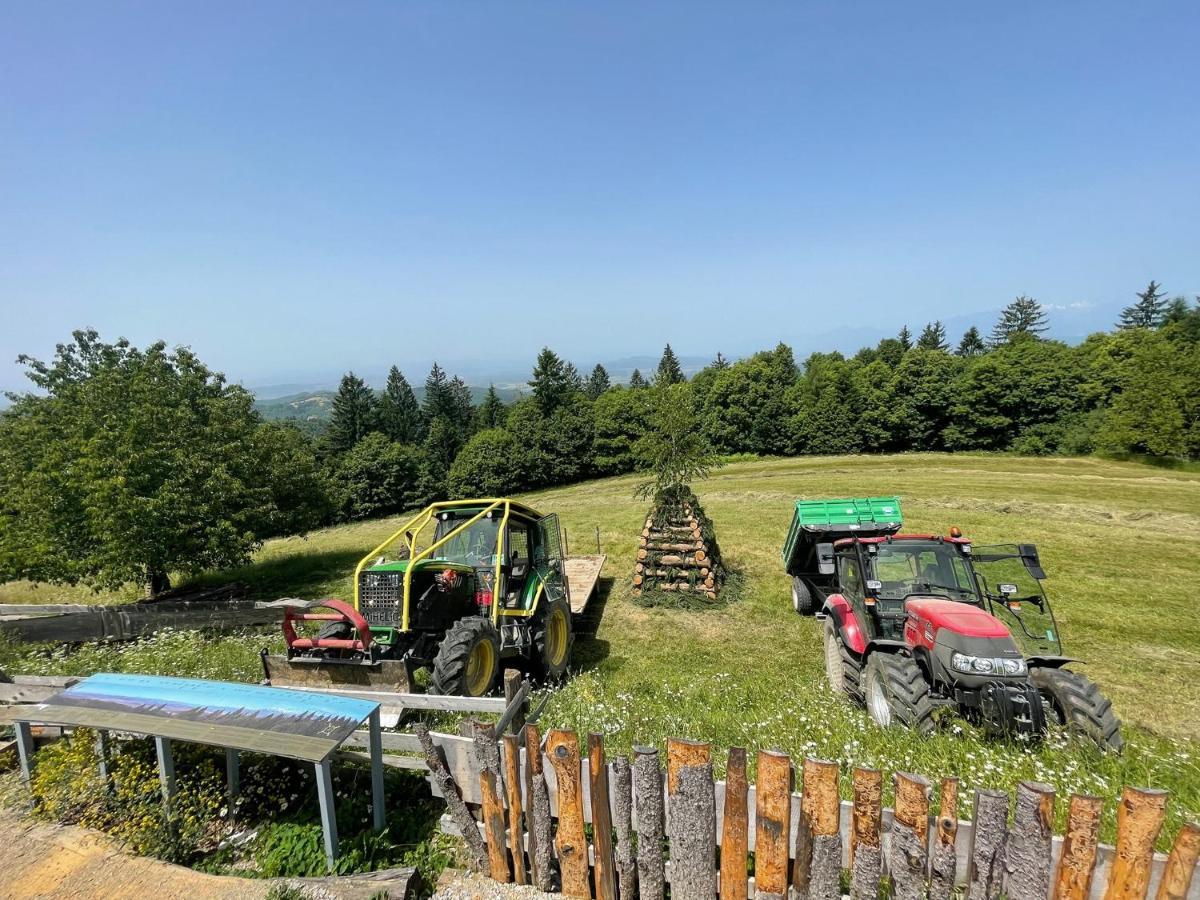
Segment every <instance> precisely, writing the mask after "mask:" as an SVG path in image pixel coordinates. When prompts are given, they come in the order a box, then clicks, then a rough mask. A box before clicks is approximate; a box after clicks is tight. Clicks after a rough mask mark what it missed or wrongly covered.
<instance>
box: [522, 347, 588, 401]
mask: <svg viewBox="0 0 1200 900" xmlns="http://www.w3.org/2000/svg"><path fill="white" fill-rule="evenodd" d="M567 365H568V364H567V363H564V362H563V361H562V359H561V358H560V357H559V355H558V354H557V353H555V352H554V351H553V350H551V349H550V348H549V347H543V348H542V352H541V353H539V354H538V358H537V363H536V364H535V365H534V367H533V377H532V378H530V379H529V386H530V388H532V389H533V396H534V399H535V400H537V404H538V406H539V407H540V408H541V410H542V412H543V413H545V414H546V415H549V414H550V413H552V412H554V410H556V409H558V408H559V407H560V406H562V405H563V403H565V402H566V401H567V399H568V398H569V397H570V396H571V394H572V392H573V391H574V390H575V385H574V381H573V379H572V378H571V372H572V371H573V370H574V366H571V368H570V369H568V368H567ZM577 377H578V375H576V378H577Z"/></svg>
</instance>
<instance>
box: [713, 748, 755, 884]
mask: <svg viewBox="0 0 1200 900" xmlns="http://www.w3.org/2000/svg"><path fill="white" fill-rule="evenodd" d="M758 771H759V783H760V784H761V783H762V766H761V764H760V765H759V770H758ZM747 798H748V787H747V784H746V751H745V750H744V749H743V748H741V747H730V748H729V758H728V761H727V762H726V764H725V811H724V816H723V818H722V827H721V900H746V891H747V888H748V884H747V881H748V879H747V878H746V854H747V853H748V852H749V846H748V844H749V828H750V825H749V813H748V811H747V809H746V802H747ZM760 821H761V820H760ZM759 852H762V851H761V850H760V851H759Z"/></svg>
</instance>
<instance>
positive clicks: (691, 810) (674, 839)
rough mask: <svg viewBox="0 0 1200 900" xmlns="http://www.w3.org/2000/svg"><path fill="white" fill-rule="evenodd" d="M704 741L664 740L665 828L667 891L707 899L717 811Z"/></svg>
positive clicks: (713, 882)
mask: <svg viewBox="0 0 1200 900" xmlns="http://www.w3.org/2000/svg"><path fill="white" fill-rule="evenodd" d="M716 802H717V801H716V791H715V787H714V785H713V777H712V757H711V751H710V748H709V745H708V744H705V743H701V742H698V741H684V740H680V739H677V738H671V739H670V740H668V741H667V804H668V806H667V808H668V816H667V829H668V836H669V838H670V841H671V896H672V897H687V898H689V900H708V898H711V897H714V896H716V893H717V870H716V854H717V810H716Z"/></svg>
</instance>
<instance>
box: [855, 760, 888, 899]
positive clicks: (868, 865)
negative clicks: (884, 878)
mask: <svg viewBox="0 0 1200 900" xmlns="http://www.w3.org/2000/svg"><path fill="white" fill-rule="evenodd" d="M882 816H883V773H882V772H880V771H879V770H878V769H862V768H858V769H855V770H854V820H853V821H852V822H851V825H850V896H851V897H852V898H853V900H875V898H876V897H878V896H879V876H880V873H881V872H882V871H883V849H882V844H881V842H880V837H879V832H880V826H881V822H880V820H881V818H882Z"/></svg>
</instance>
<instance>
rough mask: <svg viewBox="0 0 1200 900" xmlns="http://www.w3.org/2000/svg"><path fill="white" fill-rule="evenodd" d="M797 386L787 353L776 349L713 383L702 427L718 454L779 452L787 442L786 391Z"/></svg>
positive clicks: (736, 365) (738, 364) (737, 365)
mask: <svg viewBox="0 0 1200 900" xmlns="http://www.w3.org/2000/svg"><path fill="white" fill-rule="evenodd" d="M795 382H796V364H795V360H794V359H793V357H792V352H791V349H790V348H788V347H787V346H785V345H783V344H780V345H779V346H777V347H776V348H775V349H774V350H771V351H766V352H762V353H756V354H754V356H751V357H750V358H749V359H743V360H740V361H738V362H736V363H734V364H733V365H731V366H730V367H729V368H727V369H721V370H720V371H718V372H717V373H716V375H715V376H714V377H713V378H712V381H711V386H710V387H709V389H708V392H707V394H706V396H705V401H704V408H703V410H701V413H700V415H701V422H702V427H703V429H704V431H705V433H706V435H707V436H708V438H709V440H710V441H711V443H712V445H713V447H714V449H715V450H716V451H717V452H720V453H742V452H750V453H764V454H765V453H782V452H786V448H787V447H788V446H789V444H790V441H791V435H790V431H789V419H790V415H791V412H792V410H791V409H790V408H789V406H788V403H787V392H788V389H789V388H790V387H791V386H792V385H793V384H795Z"/></svg>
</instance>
